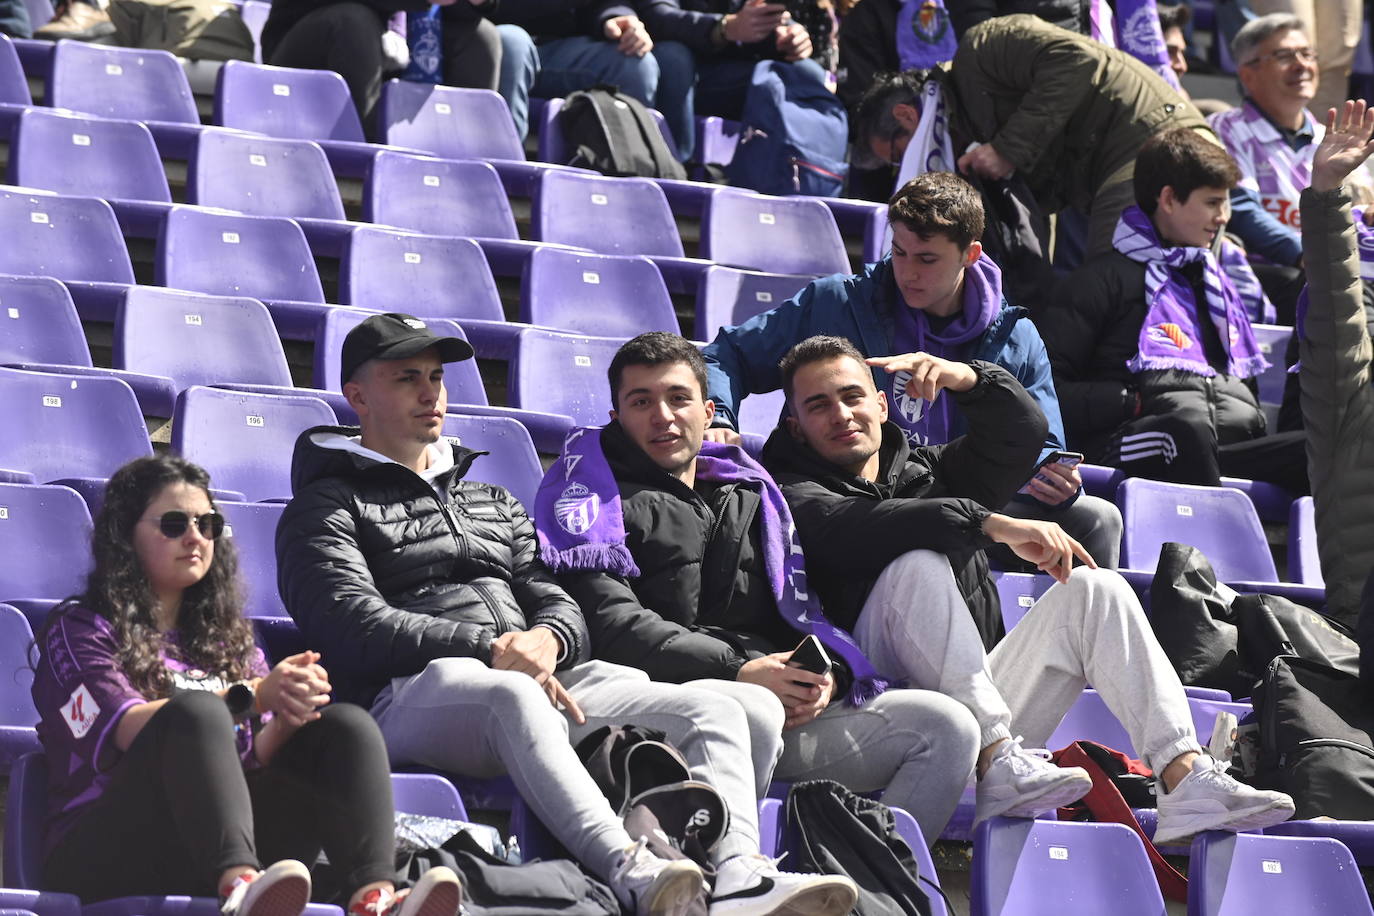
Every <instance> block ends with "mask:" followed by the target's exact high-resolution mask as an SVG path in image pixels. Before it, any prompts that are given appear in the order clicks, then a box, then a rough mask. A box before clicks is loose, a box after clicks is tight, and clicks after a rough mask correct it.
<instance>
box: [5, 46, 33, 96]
mask: <svg viewBox="0 0 1374 916" xmlns="http://www.w3.org/2000/svg"><path fill="white" fill-rule="evenodd" d="M0 103H2V104H6V105H32V104H33V96H31V95H30V94H29V80H28V77H26V76H25V75H24V66H23V64H21V63H20V62H19V52H18V51H16V50H14V42H12V41H10V37H9V36H8V35H3V34H0Z"/></svg>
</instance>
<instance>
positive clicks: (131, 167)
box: [10, 108, 172, 203]
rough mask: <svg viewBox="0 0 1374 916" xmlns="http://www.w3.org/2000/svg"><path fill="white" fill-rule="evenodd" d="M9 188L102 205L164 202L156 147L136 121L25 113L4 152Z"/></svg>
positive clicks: (166, 195) (165, 190) (44, 111)
mask: <svg viewBox="0 0 1374 916" xmlns="http://www.w3.org/2000/svg"><path fill="white" fill-rule="evenodd" d="M10 176H11V179H12V180H13V181H14V183H15V184H19V185H24V186H25V187H30V188H44V189H46V190H49V191H57V192H58V193H61V194H83V195H87V196H90V197H103V198H105V199H106V200H152V201H159V202H162V203H170V202H171V200H172V194H171V191H169V190H168V188H167V174H166V173H165V172H164V171H163V170H162V159H161V157H160V156H159V155H158V152H157V144H155V143H154V142H153V135H152V134H150V133H149V132H148V128H147V127H145V126H143V125H142V124H140V123H139V122H138V121H118V120H114V119H112V118H97V117H95V116H93V115H78V114H73V113H69V112H58V111H50V110H48V109H46V108H30V109H28V110H27V111H25V112H24V113H23V114H22V115H21V116H20V118H19V130H18V132H17V133H16V135H15V143H14V146H13V147H11V149H10Z"/></svg>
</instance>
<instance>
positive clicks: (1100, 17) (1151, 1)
mask: <svg viewBox="0 0 1374 916" xmlns="http://www.w3.org/2000/svg"><path fill="white" fill-rule="evenodd" d="M1088 17H1089V19H1090V20H1091V21H1092V37H1093V38H1095V39H1097V40H1098V41H1100V42H1102V43H1103V44H1105V45H1109V46H1111V47H1113V48H1120V49H1121V50H1123V51H1125V52H1126V53H1127V54H1129V55H1131V56H1132V57H1134V58H1135V59H1136V60H1139V61H1140V62H1141V63H1143V64H1145V65H1146V66H1147V67H1149V68H1150V69H1151V70H1153V71H1155V72H1156V73H1158V74H1159V75H1160V76H1161V77H1162V78H1163V79H1164V82H1166V83H1168V84H1169V85H1170V86H1172V87H1173V88H1174V89H1178V88H1179V82H1178V75H1177V74H1176V73H1174V70H1173V68H1172V67H1170V66H1169V49H1168V47H1166V46H1165V44H1164V31H1163V30H1162V29H1161V28H1160V27H1159V7H1158V4H1157V3H1156V2H1155V0H1116V12H1115V14H1113V13H1112V10H1111V7H1109V6H1108V5H1107V0H1092V2H1091V3H1090V5H1089V7H1088Z"/></svg>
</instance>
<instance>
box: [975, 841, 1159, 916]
mask: <svg viewBox="0 0 1374 916" xmlns="http://www.w3.org/2000/svg"><path fill="white" fill-rule="evenodd" d="M971 891H972V893H971V894H970V896H971V904H972V907H971V910H970V912H971V913H972V916H1001V914H1006V916H1011V914H1013V913H1110V914H1112V916H1164V912H1165V909H1164V898H1163V897H1162V896H1160V893H1159V885H1158V884H1157V883H1156V881H1155V876H1154V872H1153V871H1152V870H1151V868H1150V860H1149V859H1148V858H1146V856H1145V847H1144V845H1143V844H1142V843H1141V842H1140V838H1139V837H1137V836H1136V835H1135V834H1134V833H1133V832H1132V831H1131V830H1130V828H1128V827H1126V826H1125V825H1123V824H1090V823H1080V822H1060V821H1036V820H1026V819H1023V818H1006V817H994V818H988V819H987V820H986V821H984V822H983V823H981V824H979V825H978V827H977V828H976V829H975V831H974V848H973V872H972V888H971Z"/></svg>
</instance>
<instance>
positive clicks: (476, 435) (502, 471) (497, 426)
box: [444, 413, 544, 513]
mask: <svg viewBox="0 0 1374 916" xmlns="http://www.w3.org/2000/svg"><path fill="white" fill-rule="evenodd" d="M444 435H446V436H455V437H457V438H458V440H459V441H460V442H461V443H462V444H463V445H464V446H466V447H467V448H471V449H477V450H479V451H484V452H490V453H491V454H489V455H483V456H482V457H480V458H478V459H477V460H476V461H474V462H473V463H472V469H471V470H470V471H468V472H467V474H465V475H464V478H465V479H467V480H479V481H481V482H482V483H494V484H496V485H498V486H502V487H505V488H506V489H507V490H509V491H510V493H511V495H512V496H514V497H515V498H516V499H518V500H520V502H522V503H524V505H525V508H526V510H528V511H529V512H530V513H533V512H534V494H535V491H536V490H538V489H539V481H540V480H542V479H543V477H544V469H543V468H542V467H541V466H540V464H539V454H538V453H537V452H535V450H534V441H533V440H532V439H531V438H530V434H529V432H528V431H527V430H526V429H525V427H523V426H521V425H520V424H519V423H517V422H516V421H515V420H512V419H508V418H506V417H479V416H467V415H463V414H456V413H450V414H448V415H447V416H446V417H444Z"/></svg>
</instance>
